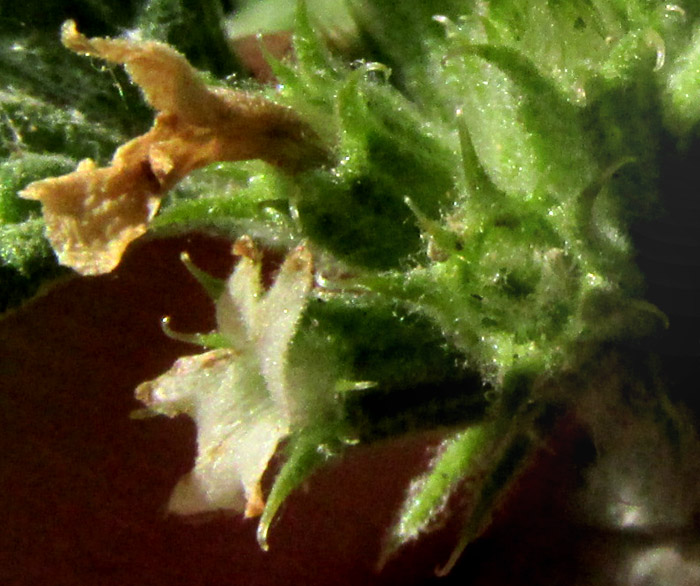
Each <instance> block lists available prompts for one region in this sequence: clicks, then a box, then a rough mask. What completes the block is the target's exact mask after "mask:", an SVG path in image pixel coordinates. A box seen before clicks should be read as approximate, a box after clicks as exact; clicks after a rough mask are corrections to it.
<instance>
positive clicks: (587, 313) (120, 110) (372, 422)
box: [0, 0, 700, 572]
mask: <svg viewBox="0 0 700 586" xmlns="http://www.w3.org/2000/svg"><path fill="white" fill-rule="evenodd" d="M278 4H279V3H277V2H274V1H269V2H251V3H248V4H244V5H242V6H239V7H238V9H237V10H234V11H232V12H231V14H228V15H227V14H224V12H223V10H222V6H221V5H220V4H219V3H217V2H216V1H214V0H210V1H208V2H203V3H202V4H201V6H200V7H199V9H200V10H201V11H202V18H201V19H196V18H195V19H189V20H187V21H185V20H186V19H184V17H182V15H183V14H185V13H184V12H183V11H184V10H185V8H184V6H186V3H183V4H180V3H178V2H177V0H151V1H150V2H147V3H146V4H145V5H144V6H142V7H139V8H138V9H137V10H136V11H135V17H134V18H135V20H134V21H133V22H131V23H125V25H124V26H127V25H128V26H131V28H130V29H129V30H128V31H127V32H126V33H124V34H122V35H121V37H118V35H117V34H116V33H117V32H118V31H116V30H115V31H114V32H115V36H114V37H109V38H107V37H96V38H88V37H87V36H84V35H83V34H82V33H81V32H80V28H79V27H78V26H76V24H75V23H74V22H72V21H68V22H66V23H65V24H64V25H63V29H62V33H61V40H62V43H63V45H65V48H63V49H62V51H64V53H60V52H59V50H58V49H57V48H56V47H55V46H54V45H55V42H54V41H53V40H46V39H43V38H42V37H37V38H19V37H17V35H16V34H15V33H12V32H10V30H9V29H8V30H5V31H4V33H3V37H2V42H3V44H4V46H5V49H4V50H3V51H4V52H3V53H2V55H3V56H2V57H1V58H0V67H1V68H2V70H3V71H6V72H8V73H7V78H6V79H7V80H8V82H7V85H6V88H5V89H4V90H2V95H1V100H2V101H1V102H0V104H2V118H3V124H2V128H3V133H4V136H5V139H4V140H5V142H4V145H3V155H4V156H5V157H6V159H5V162H3V163H2V168H1V169H0V173H1V174H2V177H3V181H2V184H1V185H0V189H2V192H0V214H1V216H0V219H2V222H3V224H2V226H1V227H0V230H1V232H0V258H1V259H2V263H3V269H2V270H3V275H5V274H6V275H7V276H3V295H4V299H3V303H4V305H5V306H10V305H14V304H17V303H18V302H19V301H21V300H22V299H24V298H28V297H31V295H33V294H35V292H36V291H37V289H38V287H39V286H40V285H41V284H44V283H48V282H50V281H51V280H52V279H55V278H56V277H57V275H60V274H65V272H66V271H65V269H61V268H60V267H59V264H60V265H62V266H67V267H69V268H71V269H74V271H76V272H77V273H79V274H82V275H93V274H101V273H105V272H109V271H111V270H112V269H113V268H114V267H115V266H117V264H118V263H119V261H120V259H121V256H122V253H123V252H124V250H125V249H126V247H127V246H128V245H129V244H130V243H131V242H132V241H134V240H136V239H138V238H139V237H141V236H142V235H143V234H152V235H154V236H159V235H171V234H182V233H187V232H191V231H195V230H196V231H207V232H211V233H215V234H218V235H225V236H226V237H228V238H230V239H231V241H232V243H235V244H234V245H233V253H234V254H235V255H236V256H237V257H239V260H238V262H237V264H236V267H235V269H234V271H233V273H232V275H231V276H230V278H229V279H228V280H226V281H218V280H216V279H214V278H213V277H210V276H208V275H206V274H204V273H202V272H201V271H200V270H199V269H198V268H197V267H196V266H193V265H192V264H191V262H190V261H189V259H188V258H187V257H186V256H185V257H183V260H184V262H186V264H187V265H188V267H189V268H190V271H191V272H192V274H193V275H195V276H196V277H197V278H198V279H199V280H200V282H201V283H202V285H203V286H204V287H206V289H207V291H208V292H209V293H210V295H211V297H212V299H213V300H214V302H215V307H216V318H217V324H218V326H217V330H216V331H215V332H209V333H205V334H200V335H195V336H185V335H183V334H178V333H175V332H172V331H170V329H169V327H168V326H167V324H166V326H165V330H166V333H167V334H168V335H171V336H175V337H180V338H184V339H186V340H187V341H190V342H192V343H194V344H199V345H201V346H203V347H204V348H205V351H203V353H201V354H199V355H195V356H189V357H185V358H182V359H180V360H178V361H177V362H176V363H175V364H174V365H173V367H172V368H171V369H170V370H169V371H168V372H166V373H164V374H162V375H161V376H160V377H158V378H156V379H155V380H153V381H150V382H144V383H143V384H142V385H141V386H139V388H138V390H137V397H138V398H139V399H140V400H141V401H142V402H143V403H144V407H145V408H144V410H142V411H140V412H138V415H139V416H147V415H157V414H164V415H168V416H172V415H175V414H180V413H185V414H187V415H189V416H191V417H192V418H193V419H194V421H195V422H196V424H197V427H198V455H197V458H196V462H195V465H194V469H193V470H192V472H191V473H190V474H188V475H187V476H186V477H185V478H183V479H182V480H181V481H180V483H179V484H178V485H177V487H175V488H174V492H173V494H172V497H171V499H170V504H169V507H170V510H171V511H173V512H175V513H180V514H190V513H197V512H202V511H209V510H218V509H233V510H237V511H240V512H244V513H245V514H246V515H249V516H257V515H260V522H259V529H258V538H259V541H260V544H261V546H262V547H267V538H268V533H269V531H270V527H271V524H272V521H273V520H274V518H275V516H276V515H277V514H278V513H279V512H280V510H281V509H280V508H281V506H282V504H283V502H284V500H285V499H286V497H287V496H288V495H289V494H290V493H291V492H292V491H293V490H294V489H295V488H296V487H298V486H299V485H300V484H301V483H302V482H303V481H304V480H306V479H307V478H308V477H309V475H310V474H311V473H312V472H313V471H314V470H316V469H317V468H318V467H319V466H321V465H323V464H324V463H325V462H326V461H328V460H329V459H332V458H333V457H335V456H336V455H338V454H340V453H341V452H342V451H343V450H344V449H346V447H347V446H350V445H354V444H357V443H358V442H371V441H375V440H377V439H379V438H385V437H391V436H392V435H398V434H403V433H411V432H415V431H417V430H425V429H442V430H444V434H445V435H444V437H445V439H444V441H443V443H442V446H441V448H440V450H439V453H438V454H437V456H436V457H435V458H434V460H433V462H432V463H431V465H430V467H429V469H428V470H426V471H425V473H424V474H423V475H422V476H420V477H419V478H417V479H416V480H415V481H414V483H413V484H412V485H411V486H410V487H407V497H406V500H405V502H404V505H403V507H402V509H401V510H400V511H398V512H397V520H396V523H395V525H394V527H392V528H391V529H390V530H389V534H388V537H387V538H386V540H385V543H386V546H385V552H384V557H385V558H386V557H388V556H390V555H391V554H392V553H393V552H394V551H396V550H397V549H398V548H400V547H401V546H402V545H403V544H405V543H407V542H409V541H411V540H414V539H416V538H417V537H418V536H419V535H420V534H422V533H423V532H425V531H428V530H429V529H431V528H432V527H433V525H434V524H435V521H436V519H438V518H441V517H442V516H444V514H445V509H446V507H448V502H449V497H450V495H451V494H452V493H453V492H454V491H456V490H459V488H460V487H462V486H463V485H464V484H465V479H468V481H469V482H468V491H469V494H470V498H469V499H467V502H468V504H467V505H465V507H466V510H463V511H455V513H458V514H460V515H463V518H464V526H463V531H462V534H461V537H460V539H459V542H458V543H457V544H456V546H455V549H454V551H453V552H452V554H451V555H446V557H445V560H443V561H445V564H444V566H443V567H442V569H441V571H443V572H446V571H449V569H450V568H451V567H452V566H453V565H454V563H455V562H456V561H457V559H458V558H459V556H460V554H461V553H462V551H463V550H464V548H465V547H466V546H467V545H468V544H469V543H470V542H472V541H473V540H474V539H476V538H477V537H478V536H479V535H480V534H481V533H482V532H483V531H484V529H485V528H487V527H488V525H489V522H490V520H491V517H492V515H493V513H494V512H495V511H496V510H498V508H499V506H500V505H501V503H502V502H503V501H504V499H505V498H506V497H507V495H508V494H509V492H510V491H511V490H512V489H513V487H514V486H516V485H517V482H518V479H519V478H520V476H521V474H522V473H523V471H525V470H527V468H528V465H529V464H530V463H531V462H532V459H533V456H534V455H535V454H536V453H537V452H538V450H540V449H542V446H545V445H546V444H547V441H548V438H549V437H550V436H551V435H552V434H553V433H556V431H555V430H556V429H557V428H558V426H559V424H560V422H561V421H563V420H565V419H567V418H572V417H573V418H574V419H575V420H576V421H577V422H578V424H579V425H580V426H581V427H582V428H583V429H584V430H586V432H587V433H588V434H589V436H590V439H591V443H592V445H593V446H594V448H595V458H594V461H593V462H592V463H589V465H588V469H587V472H586V474H587V478H586V482H585V485H586V486H585V488H584V489H583V490H582V493H581V495H578V496H577V497H576V498H578V499H579V501H580V502H579V504H580V506H579V511H580V514H581V515H582V516H583V518H584V519H585V520H586V521H587V522H592V523H595V524H602V525H605V526H612V527H616V528H620V527H622V528H632V529H641V530H644V531H651V532H654V531H656V530H666V529H669V528H671V529H678V528H684V527H689V526H691V525H692V523H693V518H694V516H695V514H696V513H697V512H698V510H699V509H698V505H699V504H700V503H699V502H698V496H699V494H698V490H697V488H696V481H697V478H698V476H697V471H698V470H697V467H698V464H697V463H698V451H697V446H696V439H695V432H694V428H693V425H692V424H691V422H690V420H689V418H688V417H687V416H686V415H685V414H684V412H683V410H682V409H681V408H680V407H678V406H676V405H675V404H674V403H672V402H671V400H670V399H669V398H668V396H667V389H666V388H665V387H664V384H663V381H662V379H661V377H660V375H659V372H657V370H656V369H655V367H654V366H652V365H653V364H654V359H653V356H652V352H651V350H650V348H651V344H650V340H652V339H653V336H654V335H656V334H657V333H658V332H659V331H661V330H663V329H664V328H668V327H669V325H670V326H671V327H672V325H673V324H669V323H668V320H667V318H666V316H665V315H664V313H663V312H662V311H661V310H660V309H659V308H657V307H656V306H654V305H653V304H652V303H650V302H649V301H648V300H647V299H645V297H644V279H643V275H642V273H641V271H640V270H639V269H638V267H637V265H636V257H635V249H634V246H633V243H632V239H631V236H630V227H631V226H632V225H633V223H634V222H636V221H639V220H641V219H643V218H649V217H651V216H653V215H658V214H660V213H662V210H663V206H664V198H665V197H667V195H668V194H666V193H664V191H663V189H662V186H664V185H666V184H667V183H668V182H666V181H665V176H664V173H665V172H667V169H668V168H670V166H669V165H668V164H667V163H668V161H669V160H674V159H675V160H679V161H682V160H684V157H686V154H687V153H689V152H693V148H694V145H695V143H696V141H697V139H698V138H697V128H698V121H700V75H699V74H698V71H700V7H699V6H697V5H696V4H695V3H693V2H680V3H678V4H668V3H660V2H652V1H644V0H635V1H622V0H590V1H583V0H582V1H573V2H555V1H547V0H534V1H533V0H530V1H528V2H524V1H522V0H498V1H492V2H476V1H474V2H467V1H457V0H435V1H429V2H418V1H406V2H400V3H396V2H388V1H386V0H375V1H374V2H369V1H363V0H349V1H348V2H347V3H341V2H335V1H328V2H325V3H323V2H318V3H314V4H313V5H311V6H309V7H307V6H306V5H305V4H304V3H299V4H298V5H297V6H296V9H295V11H294V18H293V36H292V39H293V41H292V47H293V50H292V51H291V52H290V53H289V54H288V55H287V56H285V57H279V56H278V57H276V56H274V55H273V54H271V53H267V52H266V50H265V49H264V43H263V41H262V40H261V41H260V43H261V47H263V49H262V50H263V53H265V59H266V60H267V64H268V66H269V68H270V70H271V74H272V75H273V76H274V83H273V84H266V85H263V84H262V83H259V82H256V81H255V80H253V79H251V78H249V77H246V76H245V75H244V73H243V70H244V68H245V65H238V64H237V62H236V59H235V58H234V57H233V56H232V55H233V54H232V53H229V46H230V45H229V44H228V40H230V39H229V37H235V36H236V35H239V36H240V35H243V34H247V33H255V32H269V31H270V30H271V29H275V28H278V27H280V26H286V25H281V24H280V23H277V22H275V18H276V17H278V16H279V14H280V13H283V12H284V10H278ZM105 6H106V7H105V8H104V15H105V21H108V20H109V17H110V15H114V11H111V9H110V8H109V3H107V4H106V5H105ZM178 15H179V16H178ZM178 18H180V20H178ZM282 19H283V18H282ZM190 21H191V22H190ZM173 23H175V24H176V25H177V26H180V27H184V29H185V32H186V34H182V33H181V34H180V36H178V32H177V26H173ZM287 24H290V23H287ZM188 27H189V29H188ZM193 31H195V32H196V34H194V32H193ZM13 34H15V36H13ZM185 36H187V38H188V39H190V38H195V39H197V44H196V46H194V47H193V46H192V44H191V43H190V44H188V43H187V42H185V41H184V40H183V39H184V38H185ZM117 37H118V38H117ZM154 39H155V40H154ZM165 40H167V41H169V42H171V43H174V44H175V45H177V46H179V47H180V48H181V49H182V51H184V52H185V53H187V54H188V56H191V57H192V58H193V59H195V60H196V63H197V64H198V65H199V66H200V67H202V68H204V69H207V70H208V71H207V72H202V71H198V70H197V69H195V67H194V66H193V65H191V64H190V63H189V62H188V60H187V58H186V57H185V56H184V55H183V54H182V53H181V52H179V51H178V50H177V49H176V48H174V47H173V46H170V45H168V44H166V43H165V42H163V41H165ZM69 49H70V50H72V51H73V52H75V53H78V54H80V55H83V56H87V57H83V58H82V59H83V60H84V62H85V63H88V57H89V58H90V59H92V63H91V64H89V65H87V66H85V63H83V64H80V59H79V58H78V57H74V56H72V55H71V54H70V52H69V51H68V50H69ZM101 62H105V63H108V64H111V65H110V68H109V69H107V70H106V71H107V74H105V73H104V71H100V69H99V67H100V66H99V65H97V64H99V63H101ZM115 65H118V66H121V65H123V66H124V69H125V71H126V73H127V74H128V76H130V78H131V81H132V82H133V84H135V85H136V86H138V87H139V88H140V89H141V91H142V95H143V97H144V98H145V101H146V102H147V103H148V105H150V106H151V107H152V108H153V109H154V110H155V111H156V115H155V121H154V123H153V125H152V127H151V128H150V130H147V129H146V127H147V118H148V115H147V114H146V111H145V109H144V108H143V106H142V105H141V104H140V103H139V102H138V95H137V92H135V91H134V86H130V85H129V84H128V83H127V81H126V80H125V78H124V77H123V74H122V72H121V70H120V69H119V68H118V67H115ZM237 67H238V68H239V69H238V74H237V75H236V76H233V77H225V75H226V74H227V73H231V72H233V68H237ZM23 68H26V69H27V70H29V69H30V68H31V70H32V71H35V72H37V73H35V74H34V75H23ZM64 71H66V72H70V73H67V74H66V75H67V76H68V77H66V78H62V77H61V74H62V73H63V72H64ZM25 73H26V72H25ZM50 75H53V76H54V78H51V79H50V78H49V76H50ZM42 76H44V77H42ZM106 78H107V81H105V79H106ZM78 87H79V88H80V89H77V88H78ZM115 88H117V89H118V93H117V94H115ZM71 101H72V103H71ZM66 103H71V105H70V106H69V109H66V106H65V104H66ZM70 108H74V109H70ZM139 131H142V134H140V135H138V136H137V137H136V138H130V137H133V136H134V135H137V134H138V132H139ZM120 143H121V146H119V147H118V148H117V149H116V152H114V149H115V148H116V147H117V145H119V144H120ZM112 153H113V154H112ZM110 157H111V160H110ZM73 169H74V170H73ZM61 173H64V174H63V175H60V174H61ZM56 175H59V176H56ZM18 195H19V197H18ZM20 198H21V199H20ZM27 200H39V201H40V202H41V204H42V208H41V214H40V213H39V210H38V209H37V208H36V207H34V204H32V203H31V202H28V201H27ZM43 234H45V236H46V239H47V240H48V243H50V246H51V247H52V248H53V250H54V251H55V253H56V258H57V259H58V260H57V261H54V260H52V259H53V257H52V256H51V252H50V249H49V247H48V246H47V240H45V239H44V236H43ZM270 255H271V256H280V255H281V256H282V257H284V258H285V260H284V261H283V263H282V264H281V266H280V268H279V269H278V270H277V271H276V272H275V274H274V275H273V277H272V279H271V280H272V282H271V284H270V285H269V287H268V288H267V290H266V287H265V286H264V285H263V282H264V281H265V280H266V278H267V276H269V275H267V273H268V269H264V268H263V267H264V266H266V260H265V259H266V257H267V256H270ZM57 263H58V264H57ZM268 280H269V279H268ZM477 380H478V382H475V381H477ZM134 425H138V422H135V423H134ZM282 446H283V456H284V460H283V461H284V463H283V465H282V467H281V469H280V470H279V472H278V474H277V476H276V478H275V480H274V482H273V484H272V488H271V490H270V492H269V494H267V495H265V494H263V490H262V488H261V478H262V475H263V473H264V472H265V471H266V469H267V468H268V463H269V461H270V459H271V458H272V456H273V455H274V454H275V452H276V451H278V450H279V449H281V447H282Z"/></svg>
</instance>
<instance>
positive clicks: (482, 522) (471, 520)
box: [436, 433, 534, 576]
mask: <svg viewBox="0 0 700 586" xmlns="http://www.w3.org/2000/svg"><path fill="white" fill-rule="evenodd" d="M533 444H534V441H533V438H532V436H530V435H528V434H526V433H517V434H515V436H514V437H512V438H511V439H510V440H508V441H507V443H506V445H505V447H504V448H503V449H502V450H501V451H500V455H499V456H497V457H496V458H495V461H494V464H493V465H492V466H491V467H490V469H489V471H488V473H487V475H486V477H485V478H484V479H483V480H482V481H481V483H479V484H480V486H479V488H478V490H476V491H475V501H474V505H473V507H472V508H471V510H470V512H469V515H468V517H467V521H466V523H465V525H464V527H463V529H462V535H461V536H460V539H459V541H458V543H457V546H456V547H455V548H454V550H453V551H452V554H451V555H450V558H449V559H448V560H447V563H446V564H445V565H444V566H443V567H442V568H439V569H438V570H437V571H436V574H437V575H438V576H445V575H447V574H449V573H450V571H451V570H452V568H453V567H454V565H455V564H456V563H457V560H459V558H460V557H461V555H462V553H463V552H464V550H465V548H466V547H467V546H468V545H469V544H470V543H472V542H473V541H474V540H475V539H476V538H477V537H479V535H481V533H482V532H483V531H484V529H486V528H487V527H488V525H489V523H490V522H491V519H492V515H493V513H494V512H495V510H496V508H497V507H498V505H499V504H500V503H501V502H502V500H503V498H504V497H505V496H506V494H507V493H508V491H509V489H510V488H511V486H512V485H513V482H514V481H515V479H516V478H517V476H518V474H519V472H520V471H521V470H522V469H523V467H524V464H525V463H526V461H527V459H528V456H529V455H530V454H531V453H532V448H533Z"/></svg>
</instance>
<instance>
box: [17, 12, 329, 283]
mask: <svg viewBox="0 0 700 586" xmlns="http://www.w3.org/2000/svg"><path fill="white" fill-rule="evenodd" d="M61 38H62V41H63V44H64V45H65V46H66V47H68V48H69V49H72V50H73V51H76V52H78V53H83V54H85V55H91V56H94V57H99V58H101V59H105V60H106V61H110V62H113V63H119V64H123V65H125V67H126V70H127V72H128V73H129V75H130V76H131V78H132V79H133V81H134V82H135V83H136V84H138V85H139V86H140V87H141V89H142V90H143V93H144V95H145V97H146V99H147V100H148V102H149V103H150V104H151V105H152V106H153V107H154V108H155V109H156V110H157V112H158V113H157V115H156V118H155V122H154V124H153V127H152V128H151V129H150V130H149V131H148V132H147V133H146V134H143V135H142V136H139V137H137V138H135V139H133V140H131V141H130V142H128V143H126V144H124V145H123V146H121V147H120V148H119V149H118V150H117V151H116V153H115V154H114V157H113V158H112V161H111V163H110V165H109V166H108V167H103V168H98V167H97V166H96V165H95V163H94V162H93V161H92V160H90V159H86V160H84V161H82V162H81V163H80V165H79V166H78V168H77V169H76V170H75V171H74V172H73V173H70V174H68V175H64V176H62V177H57V178H52V179H44V180H42V181H37V182H35V183H32V184H31V185H29V186H28V187H27V188H26V189H25V190H24V191H23V192H22V193H21V195H22V197H25V198H27V199H35V200H39V201H41V202H42V204H43V206H44V218H45V220H46V226H47V233H48V237H49V240H50V241H51V244H52V246H53V247H54V250H55V251H56V253H57V255H58V258H59V261H60V262H61V263H62V264H64V265H67V266H70V267H72V268H74V269H75V270H76V271H78V272H79V273H81V274H85V275H94V274H101V273H106V272H109V271H111V270H112V269H113V268H114V267H115V266H116V265H117V264H118V263H119V261H120V259H121V256H122V254H123V252H124V250H125V249H126V247H127V246H128V244H129V243H130V242H131V241H132V240H134V239H135V238H138V237H139V236H140V235H141V234H143V233H144V232H145V231H146V229H147V225H148V222H149V221H150V220H151V218H153V216H154V215H155V213H156V212H157V211H158V206H159V204H160V199H161V197H162V196H163V194H164V193H165V192H167V191H168V190H169V189H171V188H172V187H173V186H174V185H175V184H176V183H177V182H178V181H180V180H181V179H182V178H183V177H184V176H186V175H187V174H188V173H190V172H191V171H193V170H195V169H198V168H200V167H203V166H205V165H208V164H210V163H213V162H216V161H242V160H248V159H262V160H264V161H267V162H269V163H271V164H273V165H276V166H278V167H281V168H282V169H284V170H286V171H288V172H290V173H295V172H298V171H301V170H303V169H305V168H308V167H312V166H316V165H319V164H322V163H323V162H324V161H325V159H326V156H327V155H326V152H325V150H324V149H323V148H322V147H321V146H320V144H319V141H318V137H317V136H316V135H315V133H314V132H313V131H312V130H311V129H310V128H309V127H308V126H307V125H306V124H305V123H304V122H303V121H302V120H301V119H300V118H299V117H298V116H297V115H296V114H295V113H294V112H293V111H292V110H290V109H289V108H286V107H284V106H281V105H279V104H276V103H274V102H271V101H269V100H266V99H264V98H262V97H260V96H255V95H250V94H247V93H244V92H239V91H233V90H228V89H224V88H215V87H210V86H207V85H206V84H205V83H204V82H203V81H202V79H201V78H200V76H199V75H198V74H197V71H196V70H195V69H194V68H193V67H192V66H191V65H190V64H189V63H188V62H187V60H186V59H185V58H184V57H183V56H182V55H181V54H180V53H178V52H177V51H175V50H174V49H173V48H172V47H169V46H167V45H164V44H162V43H156V42H137V41H131V40H127V39H101V38H96V39H88V38H86V37H85V36H84V35H82V34H80V33H79V32H78V31H77V30H76V26H75V23H74V22H72V21H68V22H66V23H65V24H64V25H63V30H62V37H61Z"/></svg>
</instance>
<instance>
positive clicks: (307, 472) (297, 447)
mask: <svg viewBox="0 0 700 586" xmlns="http://www.w3.org/2000/svg"><path fill="white" fill-rule="evenodd" d="M341 435H342V434H341V433H340V429H339V428H338V427H337V426H335V425H334V424H329V425H326V426H319V427H307V428H305V429H302V430H300V431H298V432H297V433H296V434H294V435H293V436H292V437H291V438H290V439H289V443H288V447H287V454H288V456H287V459H286V461H285V463H284V465H283V466H282V469H281V470H280V471H279V473H278V474H277V477H276V478H275V482H274V484H273V485H272V489H271V490H270V494H269V496H268V497H267V503H266V505H265V509H264V511H263V513H262V516H261V517H260V521H259V523H258V531H257V538H258V543H259V544H260V547H261V548H262V549H264V550H266V551H267V550H268V549H269V545H268V541H267V538H268V533H269V531H270V528H271V526H272V522H273V521H274V520H275V517H276V516H277V513H278V512H279V510H280V507H281V506H282V505H283V504H284V502H285V501H286V500H287V497H288V496H289V495H290V494H291V493H292V492H293V491H294V490H296V489H297V488H298V487H299V485H301V484H302V483H303V482H304V481H305V480H307V479H308V478H309V477H310V476H311V474H313V472H314V471H316V470H317V469H318V468H320V467H321V466H322V465H323V464H325V463H326V462H327V461H328V460H329V459H330V458H332V457H333V456H335V455H337V454H338V453H339V452H340V451H341V450H342V448H343V441H342V440H341Z"/></svg>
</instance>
